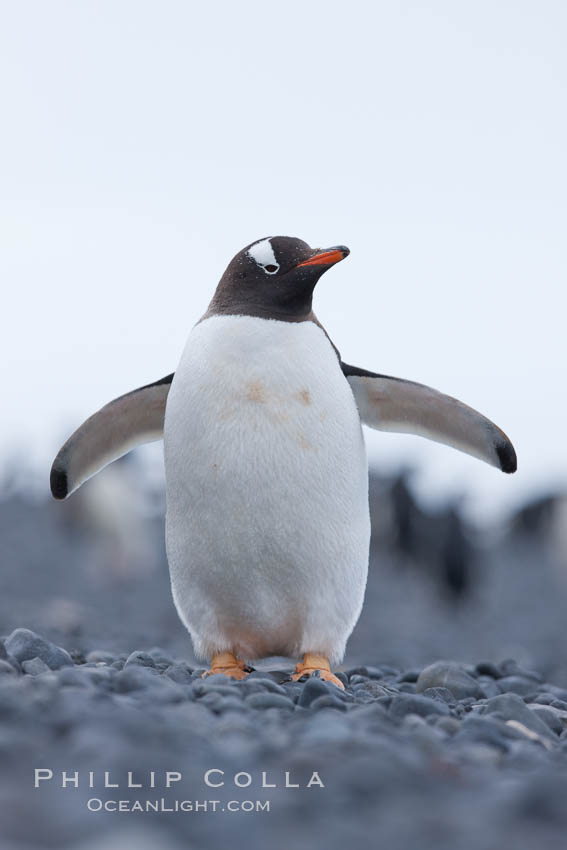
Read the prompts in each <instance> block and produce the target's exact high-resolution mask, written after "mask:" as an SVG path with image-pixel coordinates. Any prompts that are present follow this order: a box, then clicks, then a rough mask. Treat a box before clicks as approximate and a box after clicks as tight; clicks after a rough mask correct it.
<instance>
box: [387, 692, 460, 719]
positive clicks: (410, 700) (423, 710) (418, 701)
mask: <svg viewBox="0 0 567 850" xmlns="http://www.w3.org/2000/svg"><path fill="white" fill-rule="evenodd" d="M406 714H418V715H419V716H420V717H427V716H428V715H430V714H449V709H448V707H447V706H446V705H445V703H443V702H439V700H434V699H429V697H424V696H421V695H419V694H399V695H397V696H395V697H393V698H392V702H391V704H390V715H391V716H392V717H397V718H401V717H404V716H405V715H406Z"/></svg>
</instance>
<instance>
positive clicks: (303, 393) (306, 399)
mask: <svg viewBox="0 0 567 850" xmlns="http://www.w3.org/2000/svg"><path fill="white" fill-rule="evenodd" d="M295 398H296V399H297V401H298V402H299V403H300V404H303V405H305V407H308V406H309V405H310V404H313V399H312V398H311V393H310V392H309V390H299V392H298V393H295Z"/></svg>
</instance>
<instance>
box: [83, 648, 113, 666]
mask: <svg viewBox="0 0 567 850" xmlns="http://www.w3.org/2000/svg"><path fill="white" fill-rule="evenodd" d="M86 659H87V662H93V661H94V662H99V663H100V662H102V663H104V664H112V662H113V661H114V660H115V658H114V655H113V654H112V653H111V652H106V651H105V650H104V649H93V651H92V652H89V653H87V656H86Z"/></svg>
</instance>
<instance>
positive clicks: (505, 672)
mask: <svg viewBox="0 0 567 850" xmlns="http://www.w3.org/2000/svg"><path fill="white" fill-rule="evenodd" d="M498 666H499V668H500V672H501V673H502V676H522V677H523V678H525V679H533V680H534V681H535V682H543V676H541V675H540V674H539V673H536V671H535V670H526V668H525V667H522V666H521V665H520V664H518V662H517V661H515V660H514V659H513V658H507V659H506V660H505V661H501V662H500V664H499V665H498Z"/></svg>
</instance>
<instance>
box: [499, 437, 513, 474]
mask: <svg viewBox="0 0 567 850" xmlns="http://www.w3.org/2000/svg"><path fill="white" fill-rule="evenodd" d="M496 454H497V455H498V460H499V461H500V469H501V470H502V472H507V473H511V472H515V471H516V470H517V468H518V459H517V458H516V451H515V449H514V446H513V445H512V443H511V442H510V440H506V441H503V442H502V443H499V444H498V445H497V446H496Z"/></svg>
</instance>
